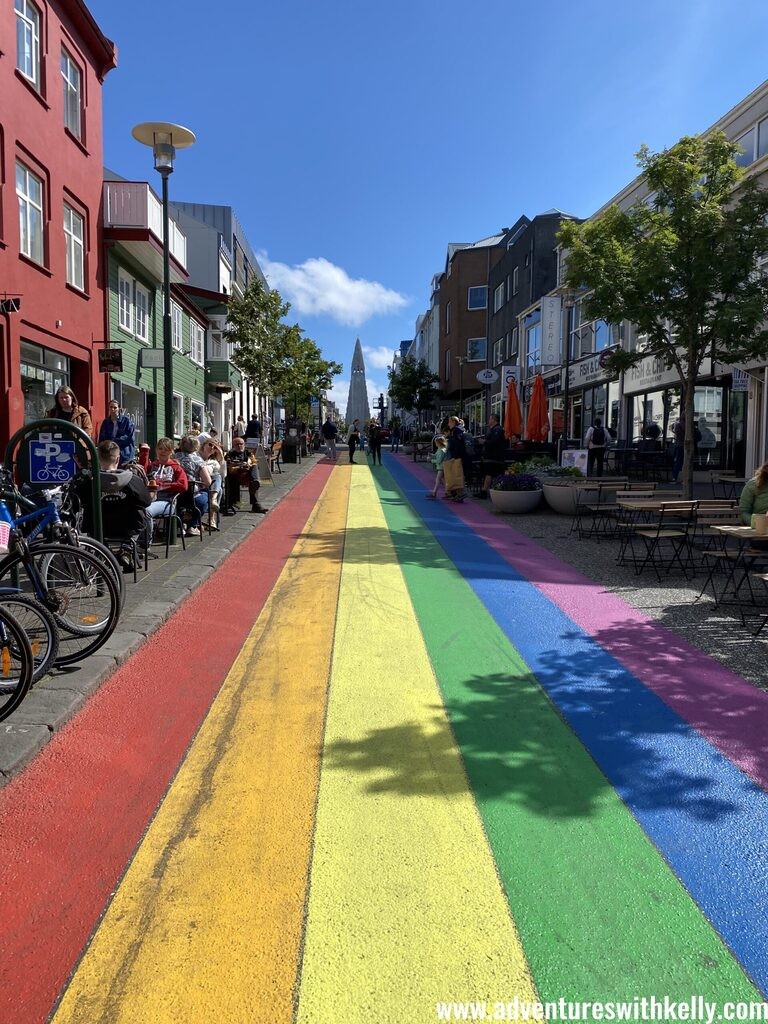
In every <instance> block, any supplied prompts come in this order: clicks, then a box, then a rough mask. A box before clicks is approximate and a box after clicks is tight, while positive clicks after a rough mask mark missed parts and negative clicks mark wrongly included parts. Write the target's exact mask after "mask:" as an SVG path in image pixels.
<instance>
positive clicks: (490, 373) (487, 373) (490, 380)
mask: <svg viewBox="0 0 768 1024" xmlns="http://www.w3.org/2000/svg"><path fill="white" fill-rule="evenodd" d="M477 379H478V381H479V382H480V383H481V384H495V383H496V381H497V380H498V379H499V375H498V373H497V372H496V371H495V370H491V369H487V370H481V371H480V372H479V373H478V374H477Z"/></svg>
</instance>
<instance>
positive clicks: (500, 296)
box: [493, 281, 504, 313]
mask: <svg viewBox="0 0 768 1024" xmlns="http://www.w3.org/2000/svg"><path fill="white" fill-rule="evenodd" d="M503 305H504V282H503V281H502V282H501V284H497V285H496V287H495V288H494V290H493V312H494V313H498V312H499V310H500V309H501V307H502V306H503Z"/></svg>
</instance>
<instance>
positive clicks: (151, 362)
mask: <svg viewBox="0 0 768 1024" xmlns="http://www.w3.org/2000/svg"><path fill="white" fill-rule="evenodd" d="M139 356H140V358H141V366H142V369H144V370H162V369H163V367H164V366H165V351H164V349H162V348H143V349H141V350H140V351H139Z"/></svg>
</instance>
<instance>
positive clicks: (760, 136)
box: [757, 117, 768, 160]
mask: <svg viewBox="0 0 768 1024" xmlns="http://www.w3.org/2000/svg"><path fill="white" fill-rule="evenodd" d="M766 153H768V117H764V118H763V120H762V121H761V122H760V124H759V125H758V126H757V158H758V160H759V159H760V157H761V156H765V154H766Z"/></svg>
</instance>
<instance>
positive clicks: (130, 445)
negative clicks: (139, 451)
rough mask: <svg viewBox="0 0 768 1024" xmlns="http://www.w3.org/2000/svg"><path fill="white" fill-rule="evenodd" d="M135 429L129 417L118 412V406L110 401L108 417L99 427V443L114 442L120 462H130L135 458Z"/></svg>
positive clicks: (113, 401)
mask: <svg viewBox="0 0 768 1024" xmlns="http://www.w3.org/2000/svg"><path fill="white" fill-rule="evenodd" d="M135 431H136V427H135V426H134V423H133V420H132V419H131V417H130V416H128V415H126V413H124V412H122V413H121V412H120V406H119V405H118V403H117V402H116V401H115V400H114V398H113V399H112V401H111V402H110V403H109V415H108V416H107V418H106V419H105V420H104V421H103V423H102V424H101V426H100V427H99V441H115V442H116V443H117V445H118V446H119V448H120V462H121V464H122V463H125V462H132V461H133V460H134V459H135V458H136V445H135V443H134V434H135Z"/></svg>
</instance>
